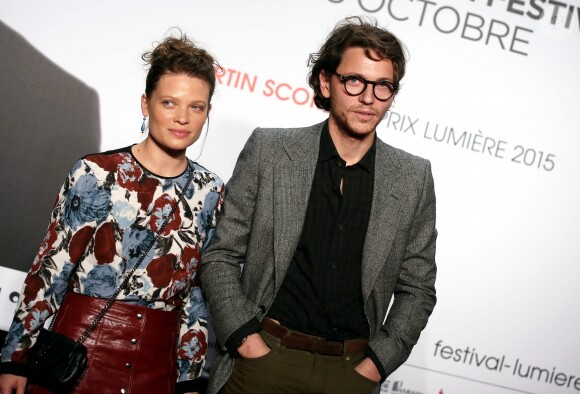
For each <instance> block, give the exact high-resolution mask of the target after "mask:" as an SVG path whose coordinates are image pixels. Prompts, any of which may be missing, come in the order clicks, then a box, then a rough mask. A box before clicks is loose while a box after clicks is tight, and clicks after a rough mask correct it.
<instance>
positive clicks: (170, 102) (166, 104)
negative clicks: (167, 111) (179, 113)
mask: <svg viewBox="0 0 580 394" xmlns="http://www.w3.org/2000/svg"><path fill="white" fill-rule="evenodd" d="M161 103H162V104H163V106H165V107H171V106H173V101H171V100H163V101H162V102H161Z"/></svg>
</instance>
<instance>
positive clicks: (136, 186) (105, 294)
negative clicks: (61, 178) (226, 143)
mask: <svg viewBox="0 0 580 394" xmlns="http://www.w3.org/2000/svg"><path fill="white" fill-rule="evenodd" d="M189 166H190V167H191V168H192V169H193V172H192V173H193V175H192V176H193V179H192V182H191V184H190V186H189V188H188V189H187V191H186V192H185V194H184V195H183V198H182V200H181V201H180V202H179V204H178V206H177V209H176V210H175V212H174V213H173V215H172V217H170V218H169V221H168V223H167V225H166V226H165V228H164V229H163V232H162V233H161V234H160V235H157V232H158V230H159V227H161V226H162V224H163V220H164V219H163V217H164V215H167V214H169V212H170V211H171V209H172V207H173V206H174V204H175V203H176V200H177V198H178V196H179V194H180V193H181V190H182V188H183V187H184V186H185V183H186V181H187V178H188V176H189V171H187V170H186V171H185V172H184V173H183V174H181V175H180V176H177V177H175V178H164V177H161V176H157V175H155V174H153V173H151V172H149V171H148V170H147V169H145V168H144V167H143V166H142V165H141V164H140V163H139V162H138V161H137V160H136V159H135V157H134V156H133V155H132V153H131V148H130V147H126V148H123V149H119V150H115V151H109V152H105V153H101V154H93V155H88V156H86V157H84V158H83V159H81V160H79V161H78V162H77V163H76V164H75V166H74V167H73V169H72V170H71V172H70V173H69V175H68V177H67V178H66V180H65V182H64V185H63V186H62V188H61V190H60V193H59V195H58V198H57V201H56V204H55V206H54V209H53V211H52V214H51V218H50V219H51V220H50V225H49V227H48V231H47V233H46V236H45V237H44V240H43V241H42V244H41V245H40V248H39V251H38V253H37V255H36V257H35V259H34V262H33V264H32V268H31V269H30V271H29V272H28V275H27V276H26V279H25V281H24V286H23V291H22V294H21V297H20V302H19V305H18V307H17V310H16V314H15V317H14V320H13V322H12V325H11V327H10V330H9V332H8V334H7V337H6V343H5V346H4V348H3V349H2V361H3V362H10V361H11V362H19V361H22V356H23V354H24V353H25V351H26V350H27V349H28V348H30V347H31V346H32V345H33V344H34V342H35V340H36V339H35V338H36V335H37V333H38V331H39V330H40V328H41V327H42V326H43V324H44V322H45V320H46V319H47V318H48V317H49V316H51V315H52V314H54V313H55V311H56V310H57V309H58V307H59V305H60V304H61V302H62V300H63V297H64V295H65V293H66V289H67V286H68V283H69V280H72V284H73V291H75V292H77V293H81V294H84V295H88V296H93V297H101V298H109V297H111V296H112V295H113V293H114V291H115V290H116V288H117V287H118V286H119V285H120V283H121V282H122V280H123V278H124V274H125V273H128V272H129V271H130V270H131V269H132V268H133V266H134V265H135V263H136V262H137V261H138V260H139V258H140V257H141V256H140V254H141V251H142V250H143V249H145V248H146V247H147V246H148V245H149V243H150V242H151V240H152V239H153V238H156V241H155V244H154V246H153V248H151V250H150V252H149V253H148V255H147V256H146V257H145V259H144V260H143V262H142V263H141V265H140V267H139V268H138V269H137V271H136V272H135V274H134V276H133V278H132V279H131V281H130V282H129V284H128V285H127V288H128V290H129V291H122V292H121V294H119V296H118V297H117V299H118V300H123V301H126V302H131V303H137V304H140V305H144V306H147V307H149V308H153V309H161V310H173V309H175V308H182V313H181V331H180V340H179V348H178V349H177V356H178V360H177V365H178V369H179V371H178V381H186V380H192V379H195V378H196V377H198V376H199V375H201V373H202V370H203V364H204V362H205V354H206V351H207V346H208V339H207V316H208V312H207V308H206V303H205V299H204V297H203V295H202V292H201V290H200V288H199V283H198V280H197V278H196V273H197V269H198V266H199V261H200V254H201V252H202V250H203V249H204V247H205V246H206V245H207V244H208V243H209V241H210V240H211V238H212V235H213V232H214V228H215V221H216V214H217V213H218V211H219V209H220V207H221V202H222V194H223V183H222V181H221V180H220V179H219V178H218V177H217V176H216V175H215V174H213V173H211V172H210V171H208V170H206V169H205V168H203V167H201V166H200V165H199V164H197V163H195V162H193V161H189ZM185 202H186V203H185ZM75 268H76V270H75Z"/></svg>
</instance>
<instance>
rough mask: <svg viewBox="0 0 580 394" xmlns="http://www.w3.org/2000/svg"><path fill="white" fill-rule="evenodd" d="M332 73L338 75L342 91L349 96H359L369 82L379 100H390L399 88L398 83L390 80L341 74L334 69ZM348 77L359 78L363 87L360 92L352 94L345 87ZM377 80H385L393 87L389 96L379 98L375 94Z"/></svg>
mask: <svg viewBox="0 0 580 394" xmlns="http://www.w3.org/2000/svg"><path fill="white" fill-rule="evenodd" d="M333 74H334V75H336V76H337V77H338V79H339V80H340V82H342V85H343V86H344V91H345V92H346V94H348V95H349V96H353V97H354V96H360V95H361V94H363V93H364V92H365V90H367V86H368V85H369V84H370V85H373V95H374V96H375V98H376V99H377V100H379V101H388V100H390V99H391V97H393V96H394V95H395V93H397V90H399V85H398V84H394V83H391V82H390V81H369V80H368V79H365V78H363V77H361V76H360V75H356V74H349V75H343V74H341V73H338V72H336V71H334V72H333ZM349 77H356V78H358V79H360V80H361V81H362V82H363V83H364V85H365V87H364V88H363V90H361V92H360V93H358V94H353V93H351V92H349V91H348V89H347V88H346V82H347V80H348V78H349ZM379 82H387V83H388V84H389V85H391V86H392V87H393V93H391V95H390V96H389V97H387V98H386V99H382V98H379V97H378V96H377V93H376V92H375V87H376V86H377V83H379Z"/></svg>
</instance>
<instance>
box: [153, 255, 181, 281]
mask: <svg viewBox="0 0 580 394" xmlns="http://www.w3.org/2000/svg"><path fill="white" fill-rule="evenodd" d="M174 263H175V255H173V254H166V255H165V256H161V257H159V258H157V259H153V260H152V261H151V262H150V263H149V265H147V275H149V278H151V282H153V285H154V286H155V287H165V286H167V285H169V283H170V282H171V276H172V275H173V272H174V271H173V264H174Z"/></svg>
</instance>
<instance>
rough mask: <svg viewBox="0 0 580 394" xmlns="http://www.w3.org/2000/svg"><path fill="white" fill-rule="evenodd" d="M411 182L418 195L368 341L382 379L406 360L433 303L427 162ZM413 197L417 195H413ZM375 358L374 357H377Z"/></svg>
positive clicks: (430, 191) (433, 233) (433, 234)
mask: <svg viewBox="0 0 580 394" xmlns="http://www.w3.org/2000/svg"><path fill="white" fill-rule="evenodd" d="M417 179H419V182H418V183H417V184H415V187H416V188H417V190H418V193H419V198H418V202H417V203H416V207H415V212H414V215H413V219H412V222H411V226H410V229H409V230H408V231H409V235H408V236H407V243H406V246H405V252H404V258H403V261H402V263H401V269H400V273H399V277H398V279H397V282H396V285H395V289H394V293H393V295H394V300H393V304H392V306H391V309H390V311H389V313H388V315H387V319H386V321H385V323H384V324H383V326H382V327H381V329H380V330H379V332H378V333H377V335H375V337H374V338H372V339H371V341H370V342H369V347H370V349H371V350H372V353H370V354H371V358H373V360H374V361H375V363H376V361H379V363H380V364H379V365H380V366H381V367H382V371H381V372H384V375H383V379H384V378H386V377H387V376H388V375H390V374H391V373H392V372H394V371H395V370H396V369H397V368H398V367H399V366H400V365H401V364H403V363H404V362H405V360H407V358H408V357H409V355H410V353H411V349H412V348H413V346H414V345H415V344H416V343H417V341H418V339H419V335H420V333H421V331H422V330H423V328H425V326H426V325H427V320H428V318H429V316H430V314H431V312H432V311H433V308H434V307H435V302H436V295H435V276H436V271H437V268H436V264H435V242H436V238H437V230H436V229H435V189H434V185H433V176H432V174H431V165H430V163H429V162H427V163H426V165H425V166H424V168H423V174H422V179H421V176H418V177H417ZM416 200H417V199H416ZM377 359H378V360H377Z"/></svg>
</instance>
